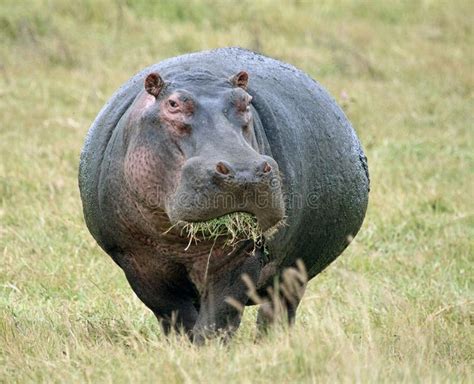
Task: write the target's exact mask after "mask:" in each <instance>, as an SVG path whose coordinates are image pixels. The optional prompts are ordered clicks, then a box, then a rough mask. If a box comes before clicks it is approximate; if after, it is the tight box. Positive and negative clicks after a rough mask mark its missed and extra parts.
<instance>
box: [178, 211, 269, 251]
mask: <svg viewBox="0 0 474 384" xmlns="http://www.w3.org/2000/svg"><path fill="white" fill-rule="evenodd" d="M180 224H181V225H182V227H181V234H182V235H186V237H188V238H189V245H191V243H193V242H195V243H197V242H199V241H202V240H217V239H218V238H226V242H225V245H234V244H235V243H237V242H238V241H241V240H252V241H253V242H254V243H255V244H256V245H260V244H261V243H262V238H263V233H262V229H261V228H260V226H259V224H258V222H257V218H256V217H255V216H254V215H252V214H250V213H246V212H233V213H229V214H227V215H224V216H220V217H217V218H215V219H211V220H207V221H201V222H181V223H180ZM189 245H188V247H189Z"/></svg>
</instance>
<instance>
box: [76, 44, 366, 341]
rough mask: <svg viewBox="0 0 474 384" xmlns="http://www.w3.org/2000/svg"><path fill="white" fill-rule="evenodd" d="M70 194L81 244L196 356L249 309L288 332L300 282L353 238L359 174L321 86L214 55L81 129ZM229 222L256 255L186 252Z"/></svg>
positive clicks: (249, 57) (148, 73) (164, 68)
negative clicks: (196, 229)
mask: <svg viewBox="0 0 474 384" xmlns="http://www.w3.org/2000/svg"><path fill="white" fill-rule="evenodd" d="M79 187H80V193H81V199H82V203H83V211H84V217H85V222H86V224H87V227H88V229H89V231H90V232H91V234H92V236H93V237H94V238H95V240H96V241H97V243H98V244H99V246H100V247H101V248H102V249H103V250H104V251H105V252H106V253H107V254H109V255H110V256H111V257H112V259H113V260H114V261H115V263H116V264H117V265H118V266H119V267H120V268H121V269H122V270H123V272H124V273H125V276H126V278H127V280H128V282H129V283H130V286H131V288H132V289H133V291H134V292H135V293H136V295H137V296H138V297H139V298H140V300H141V301H142V302H143V303H144V304H145V305H146V306H147V307H148V308H150V309H151V311H152V312H153V313H154V314H155V315H156V317H157V318H158V320H159V321H160V323H161V325H162V328H163V330H164V332H165V333H166V334H167V333H168V332H170V331H173V330H176V331H180V332H184V333H185V334H187V335H189V337H190V338H191V339H192V340H194V341H196V342H198V343H200V342H203V340H205V339H206V338H207V337H211V336H214V335H222V334H225V335H232V333H233V332H234V331H235V330H236V329H237V328H238V326H239V324H240V321H241V316H242V311H243V308H244V307H245V306H247V305H254V304H259V305H260V308H259V311H258V318H257V324H258V325H259V329H266V328H267V327H268V325H269V324H272V323H273V322H274V321H275V313H276V307H277V306H280V307H282V308H284V313H285V315H283V318H284V319H285V321H289V322H290V323H292V322H293V321H294V318H295V313H296V309H297V307H298V304H299V302H300V300H301V297H302V295H303V292H304V288H305V286H306V282H307V281H308V280H310V279H311V278H313V277H314V276H316V275H317V274H318V273H320V272H321V271H323V270H324V269H325V267H326V266H328V265H329V264H330V263H331V262H332V261H333V260H335V259H336V258H337V257H338V256H339V255H340V254H341V253H342V252H343V250H344V249H345V248H346V247H347V246H348V244H349V243H350V242H351V240H352V239H353V238H354V236H355V235H356V234H357V232H358V231H359V229H360V227H361V225H362V222H363V219H364V217H365V213H366V209H367V204H368V192H369V174H368V168H367V159H366V156H365V155H364V152H363V149H362V147H361V144H360V142H359V140H358V138H357V136H356V134H355V132H354V129H353V128H352V126H351V124H350V122H349V121H348V119H347V117H346V116H345V114H344V113H343V111H342V110H341V108H340V107H339V106H338V105H337V104H336V102H335V101H334V99H333V98H332V97H331V96H330V95H329V94H328V92H327V91H326V90H325V89H324V88H323V87H322V86H321V85H319V84H318V83H317V82H316V81H314V80H313V79H311V78H310V77H309V76H308V75H306V74H305V73H303V72H302V71H301V70H298V69H296V68H295V67H294V66H292V65H289V64H286V63H284V62H281V61H278V60H275V59H272V58H269V57H266V56H263V55H261V54H257V53H254V52H251V51H248V50H244V49H241V48H221V49H216V50H211V51H203V52H197V53H191V54H185V55H182V56H178V57H174V58H170V59H167V60H164V61H161V62H159V63H157V64H154V65H151V66H149V67H148V68H146V69H144V70H143V71H141V72H139V73H138V74H136V75H135V76H133V77H132V78H131V79H130V80H129V81H127V82H126V83H125V84H124V85H122V87H121V88H120V89H118V91H116V93H115V94H114V95H113V96H112V98H111V99H110V100H109V101H108V102H107V104H106V105H105V106H104V107H103V108H102V110H101V111H100V113H99V114H98V116H97V117H96V119H95V121H94V122H93V124H92V126H91V127H90V129H89V132H88V135H87V137H86V140H85V144H84V147H83V150H82V154H81V160H80V167H79ZM222 197H224V198H222ZM227 197H230V198H227ZM234 212H246V213H247V214H250V215H252V217H254V218H255V219H256V221H257V223H258V225H259V227H260V228H261V231H262V234H263V236H262V239H261V241H259V242H258V244H257V243H256V241H255V239H253V240H252V239H242V240H241V241H239V242H237V243H234V244H232V245H229V244H228V243H227V242H225V241H224V239H220V238H217V239H202V241H199V242H189V240H188V238H187V237H186V236H185V235H183V232H182V231H180V230H179V228H180V227H179V223H200V222H206V221H208V220H212V219H215V218H219V217H222V216H224V215H227V214H231V213H234ZM288 271H299V272H298V273H299V274H297V275H296V276H297V279H296V280H295V281H296V282H297V283H296V289H289V288H288V287H287V288H286V289H285V287H284V285H285V278H284V277H285V273H286V272H288ZM287 275H288V274H287ZM292 286H295V284H294V283H292Z"/></svg>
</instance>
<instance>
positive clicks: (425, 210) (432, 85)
mask: <svg viewBox="0 0 474 384" xmlns="http://www.w3.org/2000/svg"><path fill="white" fill-rule="evenodd" d="M150 3H151V2H147V1H144V0H142V1H136V2H134V1H123V0H117V1H113V2H112V1H110V2H106V1H97V0H95V1H92V0H89V1H81V2H69V1H65V0H62V1H61V0H60V1H40V0H32V1H29V2H21V1H12V0H5V1H2V2H1V4H0V42H1V44H0V159H1V161H0V252H1V263H0V382H87V381H91V382H114V383H121V382H135V381H138V382H151V381H153V382H166V383H189V382H206V383H208V382H210V383H222V382H232V383H234V382H241V383H250V382H252V383H266V382H278V383H290V382H295V383H296V382H298V383H299V382H301V383H315V382H318V383H319V382H334V381H335V380H336V381H342V382H354V381H358V382H374V383H378V382H445V381H452V382H466V383H468V382H472V377H473V359H474V356H473V355H474V353H473V351H474V347H473V346H474V331H473V324H474V284H473V283H474V281H473V279H474V268H473V266H474V257H473V255H474V245H473V244H474V241H473V238H474V214H473V213H474V210H473V204H472V201H473V191H474V177H473V175H474V151H473V144H474V126H473V110H474V49H473V48H472V47H473V46H474V34H473V27H472V25H473V14H474V5H473V4H472V2H471V1H467V0H466V1H451V2H447V1H398V2H389V1H373V2H369V1H348V0H344V1H339V2H332V1H318V2H314V3H310V2H300V1H280V2H278V4H275V2H274V1H269V0H265V1H250V0H248V1H240V2H231V1H226V2H219V3H216V2H211V1H210V0H209V1H202V2H201V1H189V2H185V1H178V0H175V1H172V2H159V3H157V4H156V5H150ZM228 45H239V46H243V47H247V48H250V49H254V50H258V51H260V52H263V53H265V54H267V55H270V56H273V57H276V58H280V59H282V60H284V61H287V62H290V63H292V64H294V65H296V66H298V67H300V68H301V69H303V70H305V71H306V72H308V73H309V74H311V75H312V76H313V77H314V78H316V79H317V80H319V81H320V82H321V83H322V84H323V85H324V86H325V87H326V88H327V89H328V90H329V91H330V92H331V93H332V94H333V95H334V97H335V98H336V99H337V100H338V101H339V102H340V103H341V105H342V106H343V108H344V110H345V112H346V113H347V115H348V116H349V118H350V120H351V121H352V122H353V124H354V126H355V128H356V129H357V132H358V134H359V136H360V138H361V140H362V142H363V144H364V146H365V149H366V152H367V156H368V159H369V167H370V171H371V178H372V191H371V194H370V205H369V210H368V214H367V218H366V221H365V223H364V226H363V227H362V229H361V232H360V234H359V235H358V236H357V237H356V240H355V241H354V243H353V244H351V246H350V247H349V248H348V250H347V251H346V252H345V253H344V254H343V255H342V256H341V257H340V258H339V259H338V260H337V261H336V262H335V263H333V264H332V265H331V266H330V267H329V268H328V269H327V270H326V271H325V272H324V273H322V274H321V275H319V276H318V277H317V278H315V279H314V280H312V281H311V282H310V284H309V287H308V290H307V293H306V296H305V298H304V300H303V302H302V305H301V307H300V310H299V313H298V316H297V323H296V326H295V327H294V329H293V330H292V331H288V330H286V329H276V330H275V331H274V332H273V333H272V334H270V335H269V336H268V337H267V338H263V339H261V340H258V341H257V342H256V341H255V326H254V321H255V317H256V316H255V309H254V308H250V309H248V310H247V311H246V314H245V316H244V319H243V324H242V327H241V329H240V330H239V332H238V333H237V335H236V338H235V339H234V341H233V342H232V343H231V344H230V345H229V346H227V347H223V346H221V345H219V344H218V343H211V345H209V346H206V347H204V348H201V349H199V348H195V347H194V346H191V345H189V344H188V343H187V342H186V341H185V340H183V339H181V338H179V337H174V338H171V339H165V338H164V337H163V335H162V333H161V331H160V329H159V327H158V324H157V323H156V321H155V319H154V317H153V316H152V314H151V313H150V312H149V311H148V310H147V309H146V308H145V306H144V305H143V304H141V303H140V302H139V301H138V299H137V298H136V297H135V296H134V295H133V293H132V291H131V289H130V288H129V286H128V284H127V282H126V280H125V278H124V276H123V274H122V273H121V271H120V270H119V268H118V267H117V266H116V265H115V264H114V263H113V262H112V260H111V259H110V258H109V257H108V256H106V255H105V254H104V253H103V252H102V251H101V250H100V249H99V248H98V247H97V245H96V244H95V242H94V241H93V239H92V238H91V236H90V235H89V233H88V232H87V229H86V227H85V224H84V222H83V219H82V213H81V204H80V199H79V194H78V188H77V181H76V174H77V166H78V158H79V152H80V149H81V145H82V141H83V138H84V136H85V133H86V131H87V129H88V126H89V125H90V123H91V122H92V120H93V119H94V117H95V116H96V114H97V113H98V111H99V110H100V108H101V107H102V105H103V104H104V103H105V102H106V101H107V99H108V98H109V97H110V95H111V94H112V92H113V91H114V90H115V89H116V88H117V87H118V86H119V85H121V84H122V83H123V82H124V81H126V80H127V79H128V78H129V77H130V76H131V75H132V74H134V73H135V72H137V71H139V70H140V69H142V68H143V67H145V66H147V65H149V64H151V63H154V62H157V61H159V60H161V59H164V58H166V57H170V56H174V55H177V54H180V53H184V52H187V51H194V50H200V49H207V48H213V47H218V46H228Z"/></svg>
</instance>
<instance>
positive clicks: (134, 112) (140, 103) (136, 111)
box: [130, 92, 156, 119]
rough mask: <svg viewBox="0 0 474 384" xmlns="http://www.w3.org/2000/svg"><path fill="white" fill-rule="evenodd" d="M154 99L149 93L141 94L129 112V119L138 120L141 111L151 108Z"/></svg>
mask: <svg viewBox="0 0 474 384" xmlns="http://www.w3.org/2000/svg"><path fill="white" fill-rule="evenodd" d="M155 101H156V99H155V97H154V96H152V95H150V94H149V93H146V92H143V93H142V95H141V96H140V97H139V98H138V99H137V100H136V101H135V103H134V106H133V108H132V109H131V112H130V118H131V119H138V118H139V117H140V116H141V115H142V114H143V111H144V110H146V109H147V108H149V107H151V106H152V105H153V104H154V103H155Z"/></svg>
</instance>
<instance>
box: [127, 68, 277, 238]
mask: <svg viewBox="0 0 474 384" xmlns="http://www.w3.org/2000/svg"><path fill="white" fill-rule="evenodd" d="M172 78H173V80H172V81H170V82H165V81H164V80H163V79H162V78H161V76H160V75H159V74H158V73H150V74H149V75H148V76H147V77H146V79H145V83H144V91H143V92H142V93H141V94H140V95H139V96H138V97H137V99H136V101H135V103H134V105H133V106H132V108H131V110H130V118H129V121H131V122H132V124H129V130H128V131H127V141H128V142H127V150H126V154H125V180H126V182H127V184H128V185H129V187H130V188H131V189H132V191H133V192H134V195H135V198H138V199H139V200H140V201H141V203H142V205H143V204H144V205H145V206H146V207H147V208H149V209H156V210H161V211H164V212H165V213H166V215H167V217H168V219H169V222H170V223H171V224H176V223H178V222H183V221H184V222H202V221H207V220H210V219H214V218H217V217H220V216H223V215H225V214H228V213H232V212H247V213H251V214H253V215H254V216H255V217H256V218H257V221H258V223H259V225H260V227H261V229H262V230H263V231H268V230H269V229H270V228H272V227H274V226H275V225H276V224H278V223H279V222H280V221H281V220H282V219H283V217H284V213H285V207H284V202H283V197H282V190H281V184H280V175H279V169H278V165H277V163H276V162H275V160H274V159H273V158H271V157H269V156H266V155H263V154H261V153H259V150H258V144H257V140H256V134H255V131H254V117H255V114H256V112H255V110H254V108H253V106H252V104H251V101H252V96H250V94H249V93H247V84H248V80H249V77H248V74H247V73H246V72H239V73H238V74H236V75H234V76H232V77H231V78H230V79H225V78H223V79H220V78H217V77H215V76H214V75H212V74H210V73H207V72H193V73H179V74H174V75H173V76H172Z"/></svg>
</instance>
